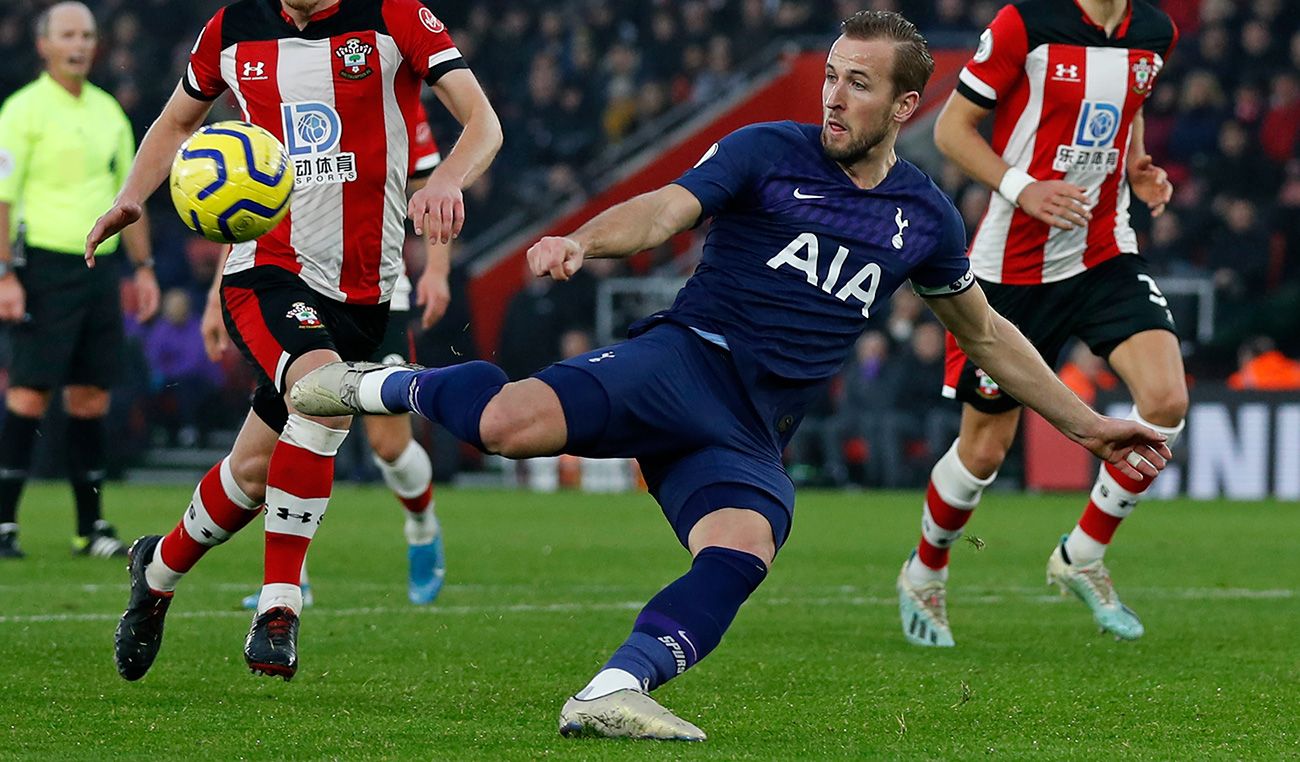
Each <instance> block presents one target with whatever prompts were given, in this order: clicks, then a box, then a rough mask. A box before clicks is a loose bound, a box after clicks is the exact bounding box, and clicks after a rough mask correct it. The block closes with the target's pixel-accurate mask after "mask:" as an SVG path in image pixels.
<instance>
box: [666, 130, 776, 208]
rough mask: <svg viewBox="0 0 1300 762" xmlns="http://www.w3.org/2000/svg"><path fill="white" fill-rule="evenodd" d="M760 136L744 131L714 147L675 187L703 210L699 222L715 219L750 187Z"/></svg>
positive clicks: (710, 148) (677, 180)
mask: <svg viewBox="0 0 1300 762" xmlns="http://www.w3.org/2000/svg"><path fill="white" fill-rule="evenodd" d="M760 142H761V141H760V140H759V133H758V131H757V128H755V127H752V126H751V127H744V128H741V129H739V130H736V131H735V132H733V133H731V134H730V135H727V136H726V137H724V138H723V139H722V140H719V141H718V142H716V143H714V144H713V145H712V146H710V147H709V150H707V151H705V152H704V156H702V157H701V158H700V160H699V161H698V162H697V163H696V164H695V166H694V167H692V168H691V169H689V170H687V171H686V173H685V174H683V175H682V176H681V177H679V178H677V179H676V180H675V181H674V183H675V184H677V185H680V186H682V187H683V188H685V189H686V190H688V191H690V192H691V195H693V196H695V198H696V199H698V200H699V202H700V206H701V207H702V208H703V209H704V211H703V213H702V214H701V215H700V219H702V220H703V219H708V218H709V217H713V216H715V215H717V213H718V212H720V211H722V210H723V209H725V208H726V207H727V205H728V204H729V203H731V202H732V201H733V200H734V199H735V198H736V197H737V196H739V195H740V194H741V193H742V192H744V191H745V189H746V188H747V187H748V186H749V184H750V182H751V181H752V180H753V178H754V176H755V167H754V165H755V164H756V163H757V161H758V157H760V156H762V153H761V146H760Z"/></svg>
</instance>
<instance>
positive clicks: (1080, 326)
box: [943, 254, 1177, 413]
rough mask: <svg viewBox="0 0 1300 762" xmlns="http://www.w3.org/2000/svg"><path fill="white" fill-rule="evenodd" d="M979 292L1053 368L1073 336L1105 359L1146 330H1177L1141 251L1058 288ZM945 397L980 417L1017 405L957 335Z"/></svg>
mask: <svg viewBox="0 0 1300 762" xmlns="http://www.w3.org/2000/svg"><path fill="white" fill-rule="evenodd" d="M980 287H982V288H983V289H984V293H985V294H986V295H987V296H988V299H989V304H991V305H993V309H995V310H997V311H998V312H999V313H1000V314H1001V315H1002V316H1003V317H1005V318H1006V319H1007V320H1010V321H1011V322H1012V323H1015V325H1016V327H1017V328H1019V329H1020V331H1021V332H1022V333H1024V334H1025V337H1026V338H1028V339H1029V341H1030V343H1032V344H1033V345H1034V348H1035V349H1037V350H1038V353H1039V354H1040V355H1042V357H1043V360H1045V361H1046V362H1047V364H1048V365H1050V366H1052V367H1056V363H1057V360H1058V359H1059V358H1060V355H1061V351H1062V350H1063V349H1064V348H1065V345H1066V343H1067V342H1069V340H1070V339H1071V338H1077V339H1079V340H1080V341H1082V342H1084V343H1085V344H1087V345H1088V348H1089V349H1091V350H1092V352H1093V354H1095V355H1097V356H1098V357H1102V358H1108V357H1110V353H1111V352H1113V351H1115V347H1117V346H1119V345H1120V344H1122V343H1123V342H1124V341H1125V340H1126V339H1128V338H1129V337H1130V336H1135V335H1137V334H1139V333H1142V332H1143V331H1150V330H1165V331H1169V332H1171V333H1177V331H1176V329H1175V328H1174V316H1173V315H1172V314H1171V313H1170V312H1169V306H1168V302H1167V301H1166V300H1165V297H1164V295H1163V294H1161V293H1160V287H1159V286H1157V285H1156V281H1155V279H1154V278H1152V277H1151V268H1150V267H1149V266H1148V265H1147V261H1146V259H1145V258H1143V257H1142V256H1141V255H1139V254H1121V255H1119V256H1117V257H1114V258H1112V259H1109V260H1107V261H1105V262H1102V263H1101V264H1100V265H1097V266H1096V267H1094V268H1092V269H1090V270H1088V271H1086V272H1083V273H1080V274H1079V275H1075V276H1073V277H1071V278H1067V279H1065V280H1062V281H1057V282H1056V283H1043V284H1040V285H1035V286H1009V285H1005V284H1002V283H989V282H986V281H983V280H981V281H980ZM943 394H944V396H945V397H955V398H956V399H959V400H961V401H962V402H967V403H970V405H971V406H972V407H974V408H975V409H976V410H979V411H980V412H982V413H1003V412H1006V411H1008V410H1014V409H1015V408H1016V407H1018V406H1019V405H1020V403H1019V402H1018V401H1016V400H1015V399H1014V398H1013V397H1011V396H1010V395H1008V394H1006V393H1005V392H1003V391H1002V390H1001V389H999V388H998V385H997V383H996V382H994V381H993V379H992V378H989V376H988V374H986V373H985V372H984V371H983V370H980V369H979V368H977V367H975V365H974V364H973V363H971V361H970V360H969V359H968V358H967V357H966V355H965V353H964V352H962V351H961V349H959V348H958V347H957V342H956V341H955V340H953V337H952V336H949V337H948V354H947V358H946V367H945V372H944V386H943Z"/></svg>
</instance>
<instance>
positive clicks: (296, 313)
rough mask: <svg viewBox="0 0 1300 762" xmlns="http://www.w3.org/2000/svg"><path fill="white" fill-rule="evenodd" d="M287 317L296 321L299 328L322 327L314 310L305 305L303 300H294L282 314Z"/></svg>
mask: <svg viewBox="0 0 1300 762" xmlns="http://www.w3.org/2000/svg"><path fill="white" fill-rule="evenodd" d="M284 316H285V317H287V318H293V319H294V320H297V321H298V327H299V328H323V327H324V326H322V325H321V322H320V318H319V317H317V316H316V310H315V309H314V308H312V307H309V306H307V304H306V303H304V302H294V303H293V306H292V307H290V308H289V311H288V312H286V313H285V314H284Z"/></svg>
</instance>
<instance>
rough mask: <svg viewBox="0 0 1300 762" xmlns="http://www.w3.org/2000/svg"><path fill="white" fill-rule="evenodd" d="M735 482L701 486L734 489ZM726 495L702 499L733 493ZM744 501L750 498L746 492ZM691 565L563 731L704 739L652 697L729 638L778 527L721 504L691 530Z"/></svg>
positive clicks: (655, 603) (761, 574) (644, 617)
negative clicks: (732, 485)
mask: <svg viewBox="0 0 1300 762" xmlns="http://www.w3.org/2000/svg"><path fill="white" fill-rule="evenodd" d="M730 488H731V485H718V486H717V487H715V488H708V487H706V488H705V490H702V491H701V492H708V491H710V490H727V489H730ZM724 494H725V493H723V492H720V491H719V492H715V493H714V495H713V496H711V495H708V494H701V495H698V496H697V497H696V498H693V499H698V500H711V499H725V498H724V497H723V495H724ZM742 499H743V497H742ZM688 544H689V546H690V551H691V555H692V557H693V561H692V563H691V568H690V570H689V571H688V572H687V573H686V574H684V575H683V576H681V577H678V578H677V579H676V580H675V581H673V582H672V583H671V584H669V585H668V586H667V587H665V588H664V589H663V590H661V591H659V593H658V594H657V595H655V596H654V597H653V598H651V599H650V602H649V603H647V604H646V605H645V608H643V609H641V613H640V614H639V615H637V618H636V622H635V624H633V626H632V634H631V635H629V636H628V638H627V640H626V641H624V642H623V645H621V646H619V648H618V650H617V651H615V652H614V655H613V656H612V657H610V659H609V661H608V662H607V663H606V664H605V666H604V668H603V669H601V671H600V672H599V673H597V674H596V676H595V677H594V678H592V680H591V682H590V683H588V684H587V687H585V688H583V689H582V690H581V691H579V692H578V693H577V695H575V696H574V697H573V698H571V699H569V700H568V701H567V702H566V703H565V705H564V708H563V710H562V711H561V713H560V733H561V734H563V735H566V736H580V735H584V734H590V735H598V736H605V737H631V738H655V739H664V740H678V741H703V740H705V735H704V732H703V731H702V730H700V729H699V728H697V727H696V726H695V725H693V724H691V723H690V722H687V721H686V720H683V719H681V718H679V717H676V716H675V715H673V714H672V713H671V712H669V711H668V710H666V709H664V708H663V707H661V706H659V704H658V703H656V702H655V701H654V700H653V699H651V698H650V696H649V695H647V694H648V693H649V692H650V691H652V690H654V689H655V688H657V687H659V686H660V685H663V684H664V683H666V682H668V681H669V680H671V679H673V678H674V677H676V676H678V675H680V674H682V673H683V672H685V671H686V670H688V669H690V668H691V667H693V666H695V664H697V663H698V662H699V661H700V660H701V659H703V658H704V657H705V656H707V655H708V654H709V653H710V652H712V651H713V649H714V648H716V647H717V646H718V644H719V643H720V642H721V641H722V636H723V634H724V633H725V632H726V631H727V628H728V627H730V626H731V622H732V620H733V619H735V617H736V613H737V612H738V611H739V610H740V607H741V605H742V604H743V603H744V602H745V601H746V599H748V598H749V596H750V595H751V594H752V593H753V592H754V591H755V590H757V589H758V586H759V584H761V583H762V582H763V579H764V578H765V577H766V576H767V570H768V568H770V566H771V564H772V559H773V558H774V557H775V556H776V543H775V542H774V540H773V527H772V524H771V523H770V522H769V520H768V519H767V518H766V517H765V516H764V515H763V514H761V513H759V512H758V511H755V510H749V509H740V508H720V509H715V510H713V511H712V512H710V513H708V514H707V515H705V516H704V517H703V518H701V519H700V520H699V521H698V522H697V523H696V524H695V526H694V527H693V528H692V529H691V530H690V534H689V540H688Z"/></svg>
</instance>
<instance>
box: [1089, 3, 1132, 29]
mask: <svg viewBox="0 0 1300 762" xmlns="http://www.w3.org/2000/svg"><path fill="white" fill-rule="evenodd" d="M1078 2H1079V7H1080V8H1082V9H1083V12H1084V14H1086V15H1087V16H1088V19H1089V20H1090V21H1092V23H1094V24H1096V25H1097V26H1099V27H1101V28H1102V29H1105V30H1106V34H1107V35H1108V36H1109V35H1112V34H1114V33H1115V30H1116V29H1118V28H1119V25H1120V24H1121V23H1122V22H1123V21H1124V14H1126V13H1128V4H1129V0H1078Z"/></svg>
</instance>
